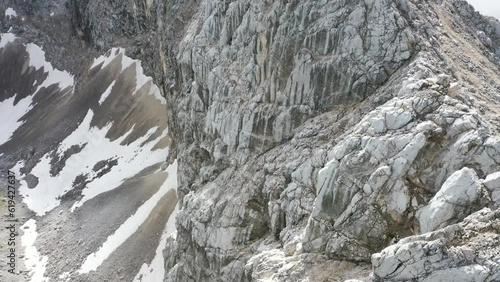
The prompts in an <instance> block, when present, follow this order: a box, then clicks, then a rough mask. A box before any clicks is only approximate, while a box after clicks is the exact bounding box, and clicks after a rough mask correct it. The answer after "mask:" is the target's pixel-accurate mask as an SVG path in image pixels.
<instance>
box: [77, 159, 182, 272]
mask: <svg viewBox="0 0 500 282" xmlns="http://www.w3.org/2000/svg"><path fill="white" fill-rule="evenodd" d="M167 173H168V177H167V179H166V180H165V182H164V183H163V185H162V186H161V187H160V189H159V190H158V192H156V194H154V195H153V196H152V197H151V198H149V200H147V201H146V202H145V203H144V204H143V205H142V206H141V207H140V208H139V209H137V211H136V212H135V214H133V215H132V216H131V217H129V218H128V219H127V220H126V221H125V222H124V223H123V224H122V225H121V226H120V227H119V228H118V229H117V230H116V231H115V233H113V235H111V236H109V237H108V239H107V240H106V242H104V244H103V245H102V246H101V248H99V250H98V251H97V252H95V253H92V254H90V255H89V256H88V257H87V258H86V259H85V262H84V263H83V265H82V266H81V268H80V270H78V272H79V273H89V272H90V271H96V270H97V268H98V267H99V266H100V265H101V264H102V262H103V261H104V260H106V259H107V258H108V257H109V256H110V255H111V253H113V252H114V251H115V250H116V249H117V248H118V247H119V246H121V245H122V244H123V243H124V242H125V241H126V240H127V239H128V238H129V237H130V236H132V235H133V234H134V233H135V232H136V231H137V230H138V229H139V227H140V226H141V225H142V224H143V223H144V221H146V219H147V218H148V216H149V214H150V213H151V212H152V211H153V209H154V208H155V206H156V205H157V204H158V202H159V201H160V200H161V198H162V197H163V196H165V195H166V194H167V193H168V192H169V191H170V190H172V189H176V187H177V161H175V162H174V163H173V164H172V165H170V166H169V167H168V168H167ZM162 237H163V236H162ZM165 240H166V239H165ZM163 247H164V246H163ZM157 256H158V252H157V255H156V257H157ZM160 256H161V252H160ZM156 257H155V259H156ZM161 260H163V257H161ZM153 262H154V261H153ZM158 263H160V264H161V265H163V263H162V262H156V264H158ZM156 264H155V265H156ZM163 271H164V269H163ZM159 277H160V279H159V280H150V281H160V280H162V279H163V274H162V275H161V276H159Z"/></svg>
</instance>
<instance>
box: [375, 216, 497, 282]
mask: <svg viewBox="0 0 500 282" xmlns="http://www.w3.org/2000/svg"><path fill="white" fill-rule="evenodd" d="M499 219H500V210H496V211H492V210H490V209H487V208H486V209H483V210H481V211H478V212H476V213H474V214H472V215H470V216H468V217H467V218H465V220H464V221H463V222H461V223H459V224H454V225H450V226H447V227H445V228H443V229H440V230H437V231H434V232H431V233H426V234H422V235H417V236H411V237H408V238H405V239H403V240H401V241H400V242H398V243H397V244H395V245H392V246H390V247H388V248H386V249H384V250H383V251H382V252H380V253H377V254H374V255H373V256H372V263H373V269H374V281H410V280H412V281H413V280H415V281H498V280H500V259H499V256H498V252H499V247H500V245H499V240H500V238H499V235H498V230H499V228H500V225H499V224H500V220H499Z"/></svg>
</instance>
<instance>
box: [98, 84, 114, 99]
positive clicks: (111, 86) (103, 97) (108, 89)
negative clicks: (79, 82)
mask: <svg viewBox="0 0 500 282" xmlns="http://www.w3.org/2000/svg"><path fill="white" fill-rule="evenodd" d="M115 83H116V80H114V81H113V82H111V84H110V85H109V86H108V88H107V89H106V91H104V93H102V96H101V98H100V99H99V105H102V103H104V101H105V100H106V98H108V96H109V94H111V90H112V89H113V86H115Z"/></svg>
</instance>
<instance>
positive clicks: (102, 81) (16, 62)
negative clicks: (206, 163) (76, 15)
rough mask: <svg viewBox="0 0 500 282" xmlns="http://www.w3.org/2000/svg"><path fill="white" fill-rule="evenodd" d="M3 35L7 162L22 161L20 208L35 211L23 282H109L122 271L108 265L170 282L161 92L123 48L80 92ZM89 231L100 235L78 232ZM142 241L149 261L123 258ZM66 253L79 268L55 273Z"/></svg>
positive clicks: (168, 169)
mask: <svg viewBox="0 0 500 282" xmlns="http://www.w3.org/2000/svg"><path fill="white" fill-rule="evenodd" d="M1 36H2V37H1V41H0V46H1V49H0V61H1V62H2V69H3V70H2V81H4V82H5V84H4V85H2V92H1V96H0V118H2V126H1V130H2V135H1V136H2V137H1V138H2V139H0V153H1V155H0V163H2V164H4V165H5V164H7V166H12V164H14V162H15V165H14V166H13V167H12V168H11V169H10V170H11V171H13V172H14V173H15V174H16V177H17V180H18V181H19V183H20V185H19V187H18V197H17V198H16V200H18V201H19V202H21V201H22V202H23V203H24V204H25V205H26V207H27V208H28V210H29V211H31V212H32V214H31V216H30V217H31V219H29V221H27V222H26V223H25V224H24V226H23V227H22V229H21V230H23V231H24V235H22V237H21V240H22V245H23V246H24V247H25V251H24V252H25V253H24V259H23V261H24V263H25V267H26V270H27V272H26V276H25V277H20V278H19V280H20V281H24V279H26V281H54V280H56V279H61V281H75V279H76V280H78V279H80V280H85V281H87V280H86V279H92V280H94V281H97V280H100V279H109V277H111V276H110V275H112V273H113V271H111V269H113V267H114V265H113V266H110V265H106V263H107V262H109V261H116V260H125V261H127V260H128V261H129V264H131V265H132V266H131V267H130V268H129V269H126V270H124V272H123V274H122V275H123V277H130V279H132V278H133V277H134V276H138V277H139V274H138V273H139V272H140V270H141V269H140V268H141V265H142V264H151V266H149V267H147V266H146V267H147V268H148V269H149V272H148V275H149V273H155V272H158V273H159V274H156V276H158V275H160V276H163V274H164V272H165V271H164V269H163V265H162V264H161V263H160V264H159V263H158V262H156V261H158V258H157V257H158V255H157V252H158V251H157V249H159V250H160V252H161V250H163V249H164V247H165V244H166V238H167V237H168V236H169V235H170V233H172V223H170V224H169V226H168V227H167V219H168V218H170V217H171V214H172V212H173V211H174V207H175V205H176V204H175V201H176V193H175V189H176V187H177V176H176V175H177V162H176V161H174V162H172V163H170V164H167V163H165V160H166V157H167V156H168V154H169V143H170V142H169V138H168V136H167V133H168V128H167V123H166V113H165V107H164V104H165V99H164V98H163V97H162V96H161V95H160V91H159V89H158V88H157V86H156V85H154V84H153V83H152V81H151V78H150V77H147V76H145V75H144V74H143V70H142V67H141V64H140V62H139V61H135V60H132V59H130V58H129V57H127V56H125V50H124V49H117V48H116V49H111V50H109V51H108V52H107V53H106V54H105V55H103V56H101V57H99V58H96V59H95V60H94V62H93V64H92V65H90V66H88V68H87V74H86V75H85V81H84V82H80V83H81V85H79V87H78V90H76V91H75V88H76V87H75V81H74V78H73V76H72V75H70V74H69V73H67V72H65V71H60V70H57V69H55V68H54V67H53V66H52V64H51V63H49V62H47V59H46V58H45V54H44V51H43V50H42V48H40V47H39V46H37V45H35V44H33V43H29V44H23V43H22V41H21V40H18V39H16V37H15V35H13V34H10V33H7V34H2V35H1ZM13 76H16V79H15V80H12V79H10V78H11V77H13ZM35 127H36V132H33V128H35ZM116 198H125V199H127V200H123V199H122V200H120V201H113V199H116ZM19 204H20V203H19ZM109 213H112V214H109ZM158 213H161V214H162V215H163V216H162V217H159V218H158V215H157V214H158ZM87 217H88V218H91V221H92V222H89V221H87V220H83V219H82V218H87ZM63 218H64V224H60V223H57V227H56V228H54V227H53V224H54V223H55V222H60V221H61V220H62V219H63ZM82 220H83V222H82ZM170 221H172V220H170ZM85 224H90V225H92V227H90V226H89V227H88V228H82V229H80V228H81V226H84V225H85ZM72 226H80V228H77V229H73V228H72ZM19 228H21V226H19ZM167 230H168V231H167ZM22 233H23V232H22ZM82 233H86V234H92V236H88V237H86V236H82V235H81V234H82ZM138 237H139V238H141V239H139V238H138ZM143 237H147V238H148V239H149V244H150V245H149V246H148V247H146V248H142V247H141V251H142V252H143V256H142V257H141V258H136V257H133V256H128V255H126V254H124V252H123V251H120V248H126V249H128V246H130V244H136V245H137V246H138V247H139V246H141V245H142V244H143V241H142V240H143ZM72 240H76V241H77V242H78V243H77V244H74V243H71V241H72ZM41 242H45V243H41ZM73 244H74V245H73ZM83 245H84V246H86V247H85V248H81V247H80V246H83ZM62 249H68V250H70V251H71V253H68V256H71V257H73V260H71V261H68V260H65V262H66V263H65V265H64V266H62V267H59V266H57V267H54V266H55V265H58V264H60V263H62V261H60V259H59V258H60V254H61V253H64V252H65V251H63V250H62ZM130 250H135V251H138V250H137V249H134V248H130ZM126 251H129V250H126ZM42 254H43V255H42ZM142 272H143V271H142ZM151 275H153V274H151ZM142 276H144V277H149V276H147V275H145V274H143V275H142ZM106 277H108V278H106ZM142 281H154V280H152V279H149V280H148V279H146V278H145V279H142Z"/></svg>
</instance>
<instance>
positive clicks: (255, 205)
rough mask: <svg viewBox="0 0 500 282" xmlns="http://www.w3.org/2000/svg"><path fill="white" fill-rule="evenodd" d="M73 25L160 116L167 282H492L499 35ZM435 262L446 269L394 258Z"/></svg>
mask: <svg viewBox="0 0 500 282" xmlns="http://www.w3.org/2000/svg"><path fill="white" fill-rule="evenodd" d="M69 9H70V11H71V13H72V15H76V16H73V17H72V21H73V27H74V29H75V32H78V31H80V32H81V33H82V34H83V39H84V40H86V41H87V42H89V43H90V44H92V45H93V46H95V47H96V48H103V49H106V48H110V47H113V46H116V45H119V46H123V47H128V48H129V49H130V50H132V51H130V52H131V53H133V54H134V56H135V57H138V58H141V59H142V60H143V62H144V65H145V69H146V73H148V74H150V75H151V76H153V77H154V78H155V81H156V83H157V84H158V85H159V86H160V89H161V91H162V92H163V93H164V95H165V97H166V99H167V112H168V123H169V131H170V133H171V136H172V140H173V142H174V148H175V150H176V151H175V152H174V154H173V155H171V156H170V158H172V159H173V158H176V157H177V159H178V162H179V170H178V181H179V187H178V196H179V201H180V203H181V204H182V209H181V210H180V212H179V214H178V216H177V224H176V225H177V237H176V239H175V240H171V241H170V242H169V245H168V248H167V250H166V251H165V257H166V269H168V270H169V271H168V272H167V273H166V275H165V279H166V281H217V280H222V281H249V280H258V279H272V280H278V281H287V280H292V281H299V280H306V281H307V280H309V281H321V280H327V281H328V279H332V280H334V281H335V279H347V278H356V277H357V278H359V277H361V276H365V275H368V273H369V272H370V270H369V269H370V263H372V265H373V267H374V269H373V275H374V277H373V279H374V280H377V279H379V280H381V281H405V280H408V279H416V280H418V281H444V280H442V279H444V278H443V277H450V276H451V275H453V273H455V277H464V278H463V279H464V280H463V281H470V279H472V278H470V277H469V278H467V276H464V275H462V273H472V275H473V277H479V278H478V279H482V280H478V281H497V280H498V279H500V278H499V276H498V275H500V274H499V273H498V270H497V269H498V265H499V258H498V255H495V253H494V250H497V249H498V245H499V243H498V240H499V238H498V235H495V234H490V232H491V231H489V230H498V229H495V228H497V227H495V226H497V225H498V212H497V211H495V210H497V209H498V193H499V192H498V189H499V187H498V183H497V179H498V175H497V174H496V172H498V171H499V170H500V168H499V165H498V163H499V152H500V149H499V140H498V128H499V127H498V126H499V120H498V106H497V105H498V97H499V96H498V95H499V91H498V89H499V83H500V82H499V80H500V79H499V77H500V76H499V67H498V60H499V59H498V56H499V40H500V25H499V23H498V21H496V20H494V19H491V18H485V17H483V16H481V15H479V14H477V13H474V11H473V9H472V7H470V6H469V5H467V3H466V2H464V1H451V0H449V1H446V0H445V1H435V2H434V1H432V2H431V1H417V0H414V1H413V0H408V1H369V0H366V1H257V2H255V1H253V2H250V1H232V2H229V1H208V0H207V1H202V2H199V3H196V2H176V1H172V2H163V1H145V2H140V3H135V2H134V5H130V4H124V3H122V2H121V1H110V2H109V3H103V2H100V1H70V4H69ZM464 168H468V169H464ZM456 178H458V179H461V180H460V181H459V183H462V182H466V183H470V184H471V185H470V186H467V187H462V188H463V189H464V190H460V191H463V192H464V193H465V194H466V195H467V197H461V195H457V194H455V193H454V192H453V191H454V189H458V188H455V187H458V186H459V185H457V184H456V183H455V184H454V185H448V184H449V183H452V184H453V183H454V182H453V181H454V179H456ZM447 187H452V188H447ZM463 207H467V208H466V209H464V208H463ZM482 208H489V209H491V210H493V211H488V210H483V211H481V212H480V213H476V214H474V215H473V216H471V217H469V218H468V219H467V220H465V221H464V222H463V223H459V222H461V221H462V220H463V219H464V218H465V217H466V216H468V215H470V214H471V213H473V212H476V211H479V210H481V209H482ZM481 222H486V223H485V224H484V225H485V226H486V227H484V226H483V224H482V223H481ZM455 223H458V225H453V224H455ZM460 224H462V225H465V227H463V226H461V225H460ZM448 225H450V227H446V226H448ZM478 226H479V227H478ZM441 228H444V229H443V231H437V233H432V235H431V236H429V237H428V238H425V239H423V237H418V236H417V237H411V236H412V235H418V234H420V233H421V232H432V231H436V230H440V229H441ZM454 228H455V229H460V228H462V229H464V230H470V229H472V230H474V231H473V232H475V233H474V234H473V235H467V236H473V237H479V238H482V239H484V238H486V239H488V240H489V241H491V242H492V243H491V245H490V246H485V245H481V244H475V243H474V242H475V241H474V240H472V241H471V242H464V241H463V240H462V237H460V236H465V235H460V236H459V237H458V238H457V237H453V236H451V235H446V234H449V233H448V232H450V231H449V230H450V229H451V230H454ZM478 230H479V231H478ZM461 232H462V231H461ZM467 232H469V231H463V232H462V233H467ZM436 234H437V235H436ZM443 234H444V235H443ZM407 236H410V237H408V238H407V239H404V240H403V241H401V242H400V243H398V244H397V245H394V246H393V247H389V249H385V250H384V248H385V247H387V246H388V245H390V244H393V243H395V242H396V241H398V240H399V239H400V238H402V237H407ZM436 236H437V237H436ZM438 237H443V238H445V240H444V242H442V241H439V242H434V241H432V242H430V243H426V242H425V241H426V240H433V238H438ZM483 237H484V238H483ZM415 241H416V242H418V244H416V243H414V242H415ZM451 242H453V243H451ZM436 244H438V245H439V244H440V245H439V246H437V247H436ZM427 245H430V246H431V247H430V248H431V249H432V248H437V249H439V250H440V251H442V252H443V253H444V254H449V253H453V254H454V256H455V257H454V258H453V259H448V258H446V256H445V255H442V256H435V257H431V258H429V257H426V256H427V255H426V253H425V252H424V254H422V255H420V256H418V257H417V258H416V260H417V261H409V260H407V259H405V258H404V256H405V254H404V253H402V254H400V255H397V254H398V250H400V249H401V250H406V252H410V253H412V254H413V253H418V251H419V250H421V249H425V248H428V247H427ZM457 245H458V246H460V247H457ZM413 248H417V250H414V249H413ZM460 248H467V249H472V250H476V249H477V250H479V251H478V252H473V253H474V255H470V254H467V255H464V254H461V253H460V252H459V249H460ZM485 248H489V249H492V250H493V251H491V253H486V254H485V253H484V251H485ZM408 250H409V251H408ZM374 253H378V254H376V255H374V256H373V257H372V254H374ZM395 257H397V259H396V258H395ZM426 260H428V261H432V262H433V263H432V264H431V267H426V268H424V267H423V265H424V262H425V261H426ZM346 261H347V262H346ZM406 265H408V267H406ZM412 268H413V269H412ZM346 269H348V270H346ZM408 269H410V270H411V271H408ZM440 275H441V276H440ZM443 275H445V276H443ZM451 277H453V276H451ZM426 279H427V280H426ZM468 279H469V280H468Z"/></svg>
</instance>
